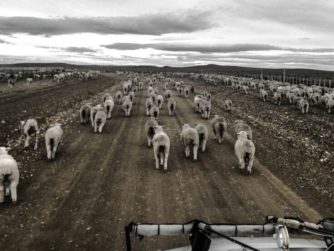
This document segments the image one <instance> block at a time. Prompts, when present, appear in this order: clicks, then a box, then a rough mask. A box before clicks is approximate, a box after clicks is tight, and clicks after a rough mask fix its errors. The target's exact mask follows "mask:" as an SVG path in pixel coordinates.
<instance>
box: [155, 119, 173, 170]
mask: <svg viewBox="0 0 334 251" xmlns="http://www.w3.org/2000/svg"><path fill="white" fill-rule="evenodd" d="M154 131H155V134H154V136H153V139H152V142H153V150H154V158H155V167H156V169H159V166H160V165H163V166H164V170H167V161H168V156H169V151H170V139H169V137H168V135H167V134H166V133H165V132H164V131H163V129H162V126H156V127H155V128H154Z"/></svg>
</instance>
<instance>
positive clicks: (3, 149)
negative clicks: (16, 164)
mask: <svg viewBox="0 0 334 251" xmlns="http://www.w3.org/2000/svg"><path fill="white" fill-rule="evenodd" d="M10 150H11V148H10V147H4V146H1V147H0V155H7V154H8V152H9V151H10Z"/></svg>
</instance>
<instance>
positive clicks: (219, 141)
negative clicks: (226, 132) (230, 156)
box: [218, 135, 223, 144]
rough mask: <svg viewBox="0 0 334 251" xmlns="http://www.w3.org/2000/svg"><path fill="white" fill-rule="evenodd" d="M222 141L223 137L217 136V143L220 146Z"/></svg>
mask: <svg viewBox="0 0 334 251" xmlns="http://www.w3.org/2000/svg"><path fill="white" fill-rule="evenodd" d="M222 141H223V137H222V136H221V135H219V136H218V143H219V144H221V143H222Z"/></svg>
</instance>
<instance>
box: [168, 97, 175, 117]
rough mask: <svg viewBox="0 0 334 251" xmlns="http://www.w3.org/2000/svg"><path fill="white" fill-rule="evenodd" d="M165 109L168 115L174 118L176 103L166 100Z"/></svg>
mask: <svg viewBox="0 0 334 251" xmlns="http://www.w3.org/2000/svg"><path fill="white" fill-rule="evenodd" d="M167 108H168V115H169V116H175V110H176V101H175V100H174V99H173V98H170V99H168V103H167Z"/></svg>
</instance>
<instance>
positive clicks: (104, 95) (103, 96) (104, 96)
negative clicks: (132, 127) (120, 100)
mask: <svg viewBox="0 0 334 251" xmlns="http://www.w3.org/2000/svg"><path fill="white" fill-rule="evenodd" d="M108 97H111V94H110V93H108V92H107V93H105V94H103V95H102V102H105V101H106V99H107V98H108Z"/></svg>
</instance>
